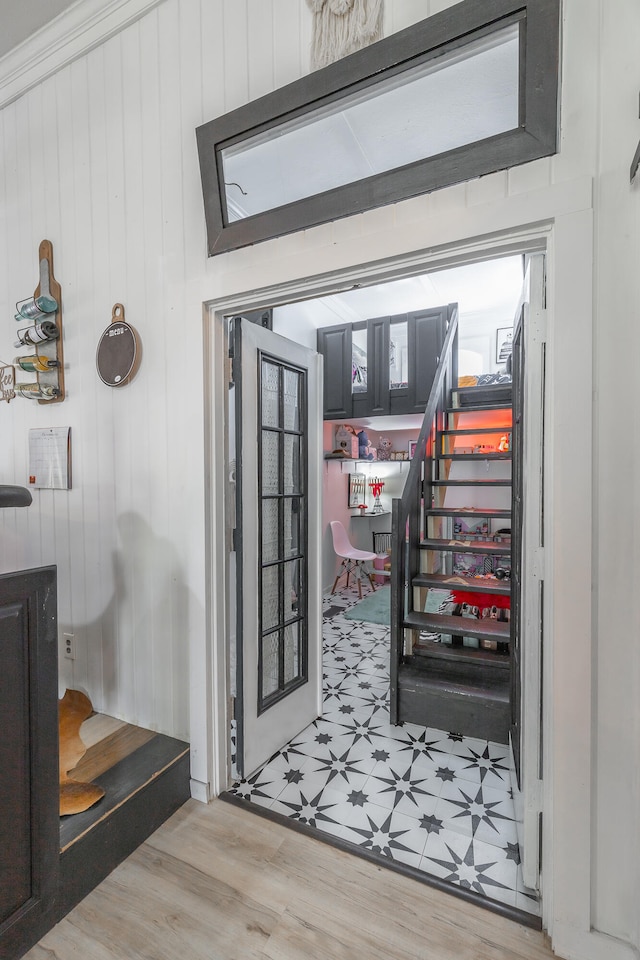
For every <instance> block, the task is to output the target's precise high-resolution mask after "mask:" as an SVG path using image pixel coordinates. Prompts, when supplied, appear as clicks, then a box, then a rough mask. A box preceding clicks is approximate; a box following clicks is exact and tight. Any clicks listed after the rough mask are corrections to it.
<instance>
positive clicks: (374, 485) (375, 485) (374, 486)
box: [369, 477, 384, 513]
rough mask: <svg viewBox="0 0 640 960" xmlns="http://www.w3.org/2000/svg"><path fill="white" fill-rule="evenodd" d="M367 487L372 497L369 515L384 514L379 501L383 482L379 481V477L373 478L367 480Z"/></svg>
mask: <svg viewBox="0 0 640 960" xmlns="http://www.w3.org/2000/svg"><path fill="white" fill-rule="evenodd" d="M369 486H370V487H371V493H372V494H373V497H374V502H373V509H372V510H371V513H384V509H383V507H382V502H381V500H380V494H381V493H382V491H383V489H384V480H381V479H380V477H373V479H372V480H369Z"/></svg>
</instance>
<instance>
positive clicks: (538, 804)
mask: <svg viewBox="0 0 640 960" xmlns="http://www.w3.org/2000/svg"><path fill="white" fill-rule="evenodd" d="M543 787H544V781H542V780H534V781H533V782H532V784H531V789H530V790H529V791H528V794H529V796H528V798H527V810H529V811H532V812H534V813H541V812H542V800H543Z"/></svg>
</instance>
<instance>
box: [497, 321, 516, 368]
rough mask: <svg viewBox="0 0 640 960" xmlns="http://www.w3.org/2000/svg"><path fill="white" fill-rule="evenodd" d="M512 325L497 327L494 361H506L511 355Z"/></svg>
mask: <svg viewBox="0 0 640 960" xmlns="http://www.w3.org/2000/svg"><path fill="white" fill-rule="evenodd" d="M512 340H513V327H498V329H497V330H496V363H506V362H507V360H508V359H509V357H510V356H511V349H512Z"/></svg>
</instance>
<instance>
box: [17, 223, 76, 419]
mask: <svg viewBox="0 0 640 960" xmlns="http://www.w3.org/2000/svg"><path fill="white" fill-rule="evenodd" d="M38 262H39V272H40V281H39V283H38V286H37V287H36V289H35V291H34V294H33V301H34V304H35V302H36V301H37V300H38V299H39V298H40V297H42V296H43V295H44V296H46V297H49V298H52V299H53V300H55V303H56V309H55V311H50V312H46V313H44V314H38V315H37V316H34V318H33V319H29V318H28V317H24V315H22V316H18V317H17V318H16V319H18V320H20V321H22V320H23V317H24V323H25V326H27V327H28V325H29V324H30V323H37V322H38V321H42V320H46V321H48V322H49V323H54V324H55V326H56V327H57V331H58V335H57V337H56V338H55V339H47V340H41V341H39V342H37V343H35V344H32V343H29V342H27V343H24V344H23V345H22V346H23V347H24V348H26V349H27V350H28V351H29V353H28V355H30V356H33V355H34V354H35V356H36V357H38V358H39V359H40V360H43V361H49V362H52V363H54V364H55V365H54V366H52V367H50V368H49V369H47V370H40V369H37V367H36V366H35V365H34V366H33V367H31V368H28V372H29V373H30V374H31V377H32V380H31V382H33V378H35V381H36V383H37V384H38V387H39V388H40V389H44V390H47V391H51V392H52V394H53V395H52V396H50V397H43V396H42V395H39V393H38V392H34V394H33V396H34V399H37V400H38V403H61V402H62V401H63V400H64V398H65V389H64V353H63V346H62V288H61V286H60V284H59V283H58V281H57V280H56V279H55V276H54V273H53V246H52V244H51V241H50V240H43V241H42V243H41V244H40V247H39V249H38ZM34 309H35V310H36V312H37V306H34ZM25 358H26V355H25ZM14 364H15V365H16V367H17V369H18V370H19V371H21V372H26V368H24V367H21V366H20V364H19V363H18V358H16V360H15V361H14ZM23 382H24V381H23ZM20 386H21V384H20V382H16V384H15V390H16V393H17V394H18V396H20V395H22V396H24V395H25V394H24V393H23V394H21V393H20Z"/></svg>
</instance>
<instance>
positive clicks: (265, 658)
mask: <svg viewBox="0 0 640 960" xmlns="http://www.w3.org/2000/svg"><path fill="white" fill-rule="evenodd" d="M279 655H280V632H279V631H278V630H276V632H275V633H270V634H269V635H268V636H266V637H265V638H264V639H263V641H262V695H263V696H264V697H268V696H271V695H272V694H274V693H276V691H277V689H278V686H279V673H280V664H279Z"/></svg>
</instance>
